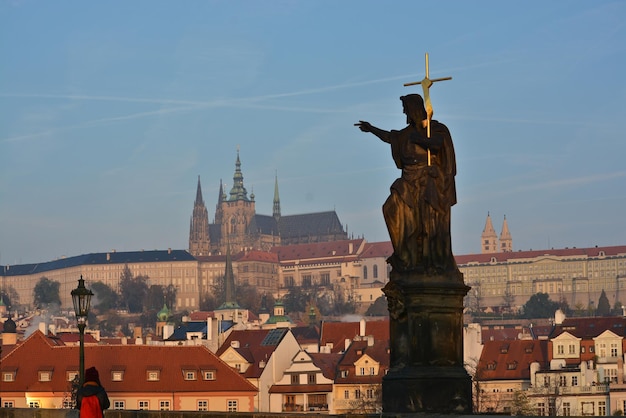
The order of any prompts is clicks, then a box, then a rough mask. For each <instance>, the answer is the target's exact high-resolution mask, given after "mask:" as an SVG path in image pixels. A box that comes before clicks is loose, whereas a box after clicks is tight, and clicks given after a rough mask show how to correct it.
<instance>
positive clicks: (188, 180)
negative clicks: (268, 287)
mask: <svg viewBox="0 0 626 418" xmlns="http://www.w3.org/2000/svg"><path fill="white" fill-rule="evenodd" d="M625 17H626V4H625V3H623V2H617V1H599V2H594V3H589V2H582V1H564V0H559V1H555V2H551V3H548V4H544V3H540V2H538V1H531V2H530V3H524V4H514V3H501V2H497V1H484V2H479V3H466V2H461V1H446V2H437V3H436V4H428V5H420V4H419V3H414V2H410V1H399V2H393V3H390V4H382V3H378V2H373V1H363V2H361V1H359V2H357V1H347V2H341V3H336V2H330V1H320V2H311V3H310V2H299V1H294V2H287V1H284V2H283V1H276V2H270V3H256V2H246V1H239V0H238V1H233V2H220V1H207V2H198V3H185V4H176V5H175V6H174V5H173V4H171V3H167V2H160V1H157V2H136V3H130V4H127V3H124V2H111V3H106V4H81V3H59V4H57V3H38V2H30V1H6V2H3V3H0V39H2V40H3V41H2V42H0V54H2V56H3V60H4V62H5V65H4V66H3V68H2V73H1V75H0V264H2V265H7V264H9V265H10V264H26V263H36V262H44V261H50V260H54V259H57V258H60V257H63V256H68V257H70V256H75V255H79V254H87V253H97V252H106V251H109V250H111V249H116V250H117V251H134V250H140V249H146V250H150V249H167V248H173V249H186V248H187V246H188V238H189V237H188V233H189V220H190V217H191V214H192V210H193V202H194V198H195V190H196V185H197V178H198V176H200V178H201V182H202V191H203V196H204V200H205V203H206V206H207V209H208V211H209V217H210V218H211V220H212V218H213V215H214V208H215V204H216V203H217V194H218V188H219V182H220V180H222V181H223V182H224V184H225V187H226V189H227V190H230V187H232V176H233V173H234V169H235V159H236V155H237V149H239V150H240V158H241V163H242V167H241V169H242V172H243V175H244V184H245V186H246V188H247V190H248V193H252V192H253V193H254V195H255V200H256V211H257V213H259V214H268V215H269V214H271V213H272V199H273V191H274V179H275V176H277V177H278V185H279V190H280V199H281V210H282V213H283V214H284V215H291V214H302V213H311V212H321V211H327V210H333V209H334V210H336V212H337V214H338V216H339V219H340V220H341V221H342V223H343V224H344V226H347V229H348V233H349V235H350V236H352V235H354V236H355V237H361V236H364V237H365V239H367V240H368V241H370V242H376V241H387V240H388V235H387V231H386V228H385V225H384V220H383V218H382V213H381V206H382V204H383V202H384V201H385V199H386V198H387V196H388V193H389V186H390V185H391V183H392V182H393V180H394V179H395V178H397V177H398V176H399V172H398V170H397V169H396V168H395V166H394V164H393V161H392V159H391V155H390V151H389V148H388V146H387V145H386V144H384V143H382V142H380V141H378V140H377V139H376V138H375V137H373V136H371V135H367V134H364V133H362V132H360V131H359V130H358V128H356V127H355V126H354V123H356V122H358V121H359V120H366V121H368V122H370V123H372V124H373V125H375V126H378V127H380V128H383V129H387V130H389V129H400V128H402V127H403V126H404V124H405V117H404V115H403V114H402V107H401V103H400V100H398V98H399V96H401V95H404V94H408V93H420V92H421V88H419V86H414V87H404V86H403V84H404V83H407V82H411V81H417V80H420V79H421V78H423V76H424V54H425V53H426V52H428V53H429V55H430V77H431V78H437V77H447V76H451V77H452V80H451V81H445V82H442V83H436V84H435V85H434V86H433V87H432V88H431V97H432V101H433V107H434V111H435V116H434V118H435V119H437V120H439V121H441V122H443V123H444V124H446V125H447V126H448V128H449V129H450V131H451V133H452V138H453V140H454V144H455V150H456V159H457V177H456V182H457V194H458V203H457V205H456V206H454V207H453V209H452V243H453V251H454V253H455V254H457V255H460V254H473V253H480V235H481V233H482V229H483V227H484V225H485V219H486V217H487V213H490V215H491V219H492V221H493V225H494V227H495V229H496V231H497V232H498V234H499V233H500V230H501V227H502V221H503V218H504V216H506V219H507V222H508V225H509V229H510V232H511V235H512V238H513V250H514V251H517V250H529V249H541V248H551V247H555V248H564V247H593V246H595V245H599V246H612V245H622V244H624V235H623V232H624V231H626V219H625V217H624V216H622V213H621V210H620V209H621V208H622V207H624V206H625V205H626V181H625V179H626V169H625V168H624V164H623V156H624V155H626V141H624V139H623V131H624V123H625V122H626V107H625V106H624V105H623V102H624V99H626V83H625V82H624V81H623V80H622V74H624V73H626V68H625V67H626V54H625V53H624V52H625V51H624V49H625V46H624V45H625V43H624V41H625V40H626V26H625V25H624V23H623V22H624V18H625Z"/></svg>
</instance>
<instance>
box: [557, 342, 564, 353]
mask: <svg viewBox="0 0 626 418" xmlns="http://www.w3.org/2000/svg"><path fill="white" fill-rule="evenodd" d="M556 352H557V354H563V353H564V348H563V345H562V344H559V345H557V346H556Z"/></svg>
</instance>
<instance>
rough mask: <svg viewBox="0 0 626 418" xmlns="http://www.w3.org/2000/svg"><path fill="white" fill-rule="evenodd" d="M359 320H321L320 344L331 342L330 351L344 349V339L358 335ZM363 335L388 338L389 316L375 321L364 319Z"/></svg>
mask: <svg viewBox="0 0 626 418" xmlns="http://www.w3.org/2000/svg"><path fill="white" fill-rule="evenodd" d="M359 329H360V322H323V323H322V331H321V335H320V346H326V345H327V344H329V343H330V344H332V346H333V347H332V349H331V352H332V353H339V352H342V351H344V350H345V341H346V340H350V341H352V340H353V339H354V337H356V336H358V335H359ZM365 335H372V336H373V337H374V339H375V340H382V341H388V340H389V318H384V319H382V320H377V321H365Z"/></svg>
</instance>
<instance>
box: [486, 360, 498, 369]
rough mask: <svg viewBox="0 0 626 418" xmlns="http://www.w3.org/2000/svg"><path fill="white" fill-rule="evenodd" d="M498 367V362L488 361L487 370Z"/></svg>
mask: <svg viewBox="0 0 626 418" xmlns="http://www.w3.org/2000/svg"><path fill="white" fill-rule="evenodd" d="M495 369H496V362H495V361H492V362H491V363H487V370H495Z"/></svg>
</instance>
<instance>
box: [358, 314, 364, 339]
mask: <svg viewBox="0 0 626 418" xmlns="http://www.w3.org/2000/svg"><path fill="white" fill-rule="evenodd" d="M359 337H365V318H361V320H360V321H359Z"/></svg>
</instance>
